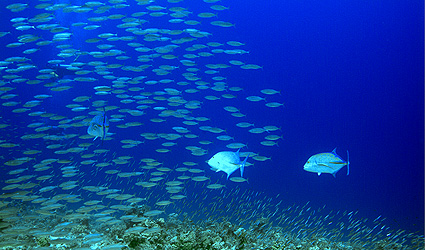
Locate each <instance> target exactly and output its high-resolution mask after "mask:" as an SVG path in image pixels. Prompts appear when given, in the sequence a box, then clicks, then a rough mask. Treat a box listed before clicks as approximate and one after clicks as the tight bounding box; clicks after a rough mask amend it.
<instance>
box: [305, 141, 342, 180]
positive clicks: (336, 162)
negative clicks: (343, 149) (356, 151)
mask: <svg viewBox="0 0 425 250" xmlns="http://www.w3.org/2000/svg"><path fill="white" fill-rule="evenodd" d="M345 165H347V175H348V174H349V173H350V159H349V154H348V150H347V161H344V160H343V159H342V158H341V157H340V156H339V155H337V153H336V148H335V149H334V150H332V152H329V153H320V154H316V155H313V156H312V157H310V158H309V159H308V160H307V162H306V164H305V165H304V170H305V171H308V172H313V173H317V175H320V174H322V173H329V174H332V175H333V176H334V177H335V175H336V173H337V172H338V171H339V170H340V169H341V168H342V167H344V166H345Z"/></svg>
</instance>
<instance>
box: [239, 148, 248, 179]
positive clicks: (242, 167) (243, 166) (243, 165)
mask: <svg viewBox="0 0 425 250" xmlns="http://www.w3.org/2000/svg"><path fill="white" fill-rule="evenodd" d="M249 155H250V153H248V155H247V156H246V158H245V160H244V161H243V162H242V165H241V177H243V176H242V175H243V170H244V168H245V163H246V160H248V157H249Z"/></svg>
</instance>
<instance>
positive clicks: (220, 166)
mask: <svg viewBox="0 0 425 250" xmlns="http://www.w3.org/2000/svg"><path fill="white" fill-rule="evenodd" d="M239 150H240V149H238V151H236V152H231V151H222V152H218V153H217V154H215V155H214V156H213V157H211V159H209V160H208V161H207V163H208V165H210V166H211V169H212V170H213V171H216V172H219V171H223V172H225V173H226V174H227V179H229V176H230V175H231V174H232V173H233V172H235V171H236V169H238V168H240V170H241V177H242V175H243V170H244V167H245V163H246V160H247V159H248V157H249V154H248V156H247V157H246V158H245V160H244V161H243V162H241V160H240V158H239Z"/></svg>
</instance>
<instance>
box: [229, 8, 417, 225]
mask: <svg viewBox="0 0 425 250" xmlns="http://www.w3.org/2000/svg"><path fill="white" fill-rule="evenodd" d="M230 8H231V10H232V13H233V14H235V15H234V18H235V20H237V29H238V34H239V35H240V36H241V37H243V38H244V40H246V41H247V46H248V47H249V48H250V49H249V50H250V51H251V52H250V54H251V57H252V59H253V60H254V61H256V62H257V63H259V64H260V65H263V66H264V75H262V76H261V77H259V78H258V79H255V80H254V81H253V82H252V86H253V87H254V88H255V87H257V88H259V89H261V88H262V86H263V83H264V84H267V85H272V86H274V87H275V88H277V89H282V90H283V95H284V99H285V105H286V108H285V109H284V111H283V112H282V113H280V115H279V117H275V116H267V115H266V116H267V119H274V120H278V121H279V122H280V123H281V124H282V127H283V129H282V131H283V134H284V137H285V140H284V142H283V143H281V144H280V148H279V150H280V151H279V152H281V153H279V154H278V155H279V157H275V158H274V159H273V161H272V164H270V165H269V166H268V167H267V168H264V169H262V170H259V169H256V171H257V173H258V174H260V172H261V175H260V177H258V179H255V181H252V182H251V183H253V185H256V186H259V187H261V188H263V189H264V190H275V192H282V193H284V194H285V196H286V197H288V199H290V200H296V201H306V200H311V201H312V202H313V204H318V205H320V204H328V205H330V206H331V207H335V208H336V209H338V208H340V209H348V210H350V209H353V210H357V209H360V210H361V213H364V215H368V216H371V217H372V216H375V215H379V214H382V215H383V216H388V217H390V218H392V219H394V221H391V223H392V222H394V223H395V224H396V225H401V226H402V227H404V228H409V229H413V230H421V231H423V213H424V205H423V204H424V184H423V181H424V175H423V171H424V146H423V145H424V144H423V143H424V140H423V138H424V130H423V129H424V123H423V121H424V109H423V105H424V102H423V100H424V99H423V93H424V78H423V74H424V71H423V69H424V64H423V54H424V51H423V28H424V27H423V2H421V1H403V2H400V1H372V2H370V1H360V2H359V1H342V2H335V1H319V2H317V1H268V3H267V4H264V3H263V2H261V1H250V3H249V4H243V5H241V4H240V3H238V2H236V1H235V2H233V3H230ZM262 116H263V117H264V116H265V115H264V114H262ZM334 147H338V150H337V152H338V153H339V154H340V156H341V157H342V158H344V159H346V152H345V150H347V149H348V150H349V151H350V155H351V159H350V162H351V173H350V175H349V176H345V174H346V169H345V168H344V169H342V170H341V171H340V172H339V173H338V174H337V178H336V179H334V178H333V177H332V176H331V175H325V176H323V175H322V176H320V177H318V176H316V175H314V174H310V173H305V172H303V170H302V166H303V164H304V163H305V161H306V160H307V159H308V157H310V156H311V155H313V154H315V153H319V152H323V151H331V150H332V149H333V148H334ZM285 196H284V197H285Z"/></svg>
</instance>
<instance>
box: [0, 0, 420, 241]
mask: <svg viewBox="0 0 425 250" xmlns="http://www.w3.org/2000/svg"><path fill="white" fill-rule="evenodd" d="M8 4H9V3H8ZM73 4H77V3H73ZM158 4H159V5H164V6H167V3H165V1H158ZM219 4H223V5H225V6H227V7H229V10H226V11H220V12H219V14H218V18H219V19H220V20H225V21H229V22H231V23H234V24H235V27H231V28H221V27H215V26H211V25H208V22H209V20H202V23H201V25H200V26H199V27H198V26H195V27H194V28H199V29H201V30H205V31H208V32H211V33H212V34H213V36H212V37H210V38H208V40H207V41H205V40H204V41H202V42H203V43H206V42H208V41H229V40H236V41H240V42H243V43H245V44H246V45H245V46H243V48H242V49H244V50H247V51H249V54H247V55H243V57H241V58H242V59H241V60H243V61H245V62H247V63H254V64H258V65H260V66H262V67H263V69H261V70H256V71H244V70H240V69H234V68H233V67H232V68H229V69H223V70H220V73H222V75H223V76H225V77H226V78H227V79H226V82H228V84H229V86H239V87H242V88H243V89H244V90H243V91H241V92H236V93H231V94H235V95H236V96H237V98H236V99H224V98H221V100H220V101H216V102H218V104H219V105H216V104H215V103H213V102H208V101H206V100H204V99H203V96H205V95H207V93H208V94H216V93H215V92H214V91H211V90H207V91H206V92H200V93H196V94H192V95H191V96H190V97H188V98H187V99H189V100H190V99H196V100H201V101H203V106H202V110H201V111H194V112H195V113H196V115H197V116H206V117H209V118H211V120H210V122H209V124H208V125H211V126H217V127H220V128H223V129H226V132H227V133H228V134H229V135H231V136H235V137H236V138H237V141H239V142H244V143H247V144H248V150H250V151H258V152H260V153H261V155H266V156H269V157H271V160H269V161H265V162H255V165H254V167H249V168H247V169H246V170H245V173H244V175H245V176H244V177H246V178H248V180H249V184H248V185H246V186H243V188H244V189H248V190H252V191H262V192H264V193H265V194H267V195H270V196H276V195H277V194H280V198H281V199H283V200H284V201H285V203H286V204H306V203H307V202H310V203H309V204H310V206H312V207H323V205H326V206H327V207H328V208H330V209H333V210H348V211H359V214H360V215H361V216H363V217H369V218H376V217H378V216H380V215H382V217H386V218H387V221H386V222H387V223H388V224H390V225H391V226H393V227H394V228H400V229H405V230H409V231H419V232H420V233H421V234H423V230H424V129H423V128H424V96H423V93H424V57H423V55H424V40H423V29H424V26H423V22H424V18H423V8H424V6H423V2H418V1H403V2H400V1H372V2H367V1H363V2H356V1H345V2H337V3H335V2H334V1H319V2H315V1H292V0H291V1H278V0H271V1H267V3H265V2H264V1H253V0H248V1H230V0H229V1H223V2H219ZM4 5H5V4H3V3H2V6H1V9H2V11H1V12H0V13H2V16H1V20H2V23H3V24H7V25H5V26H3V27H2V30H1V31H7V29H10V30H11V32H12V36H5V37H3V38H1V39H2V40H1V44H2V47H3V49H2V52H4V53H3V55H2V58H5V57H10V56H17V55H21V54H20V53H21V51H22V50H23V49H21V48H18V49H8V48H4V45H5V44H7V43H10V42H15V38H14V37H16V36H18V35H19V34H21V33H19V32H17V31H15V30H12V29H13V27H11V26H10V23H9V21H8V20H9V19H10V18H12V17H16V16H25V15H34V14H38V13H40V12H39V11H37V10H34V9H32V8H29V9H27V10H25V11H23V12H20V13H18V14H16V13H11V12H9V11H6V10H5V9H4ZM182 5H183V6H186V7H189V10H190V9H194V10H197V12H200V11H208V8H206V7H205V3H203V2H201V1H199V3H198V2H197V3H192V2H189V1H188V0H186V1H185V2H184V4H182ZM138 8H140V11H143V9H142V7H141V6H138ZM125 11H126V10H125V9H124V10H113V11H111V13H112V12H113V13H121V12H124V13H125ZM132 11H133V10H132ZM3 14H4V15H3ZM65 16H66V17H65ZM65 16H64V17H63V16H61V15H58V16H57V18H58V19H59V20H61V24H62V25H64V26H69V24H70V23H71V22H76V21H84V20H85V19H86V18H87V16H89V14H87V16H86V14H79V15H74V17H75V18H76V19H73V18H69V16H72V15H71V14H70V15H65ZM194 19H199V18H196V17H194ZM154 20H155V22H156V21H157V23H155V24H153V23H149V25H150V27H160V26H164V27H168V26H170V24H169V23H168V22H167V20H166V19H161V18H158V19H154ZM107 22H110V23H114V24H115V25H116V24H118V22H114V21H107ZM152 22H153V21H152ZM204 22H205V23H204ZM173 28H174V29H179V28H180V29H184V28H187V26H185V25H183V24H182V25H175V26H173ZM72 29H73V31H74V32H75V33H74V35H73V39H72V40H71V41H70V43H71V44H72V45H73V46H74V47H75V48H81V49H82V50H88V49H93V48H94V46H95V45H92V44H85V43H84V42H83V41H84V40H85V39H88V38H93V35H92V33H89V32H86V31H84V32H82V31H81V28H79V29H77V28H75V27H74V28H72ZM31 32H36V33H35V34H37V32H39V34H40V35H41V36H42V37H44V36H46V37H47V36H48V35H51V34H48V32H45V31H38V30H37V31H31ZM93 32H95V33H96V34H98V33H103V32H105V31H103V32H100V31H93ZM108 32H111V33H114V32H116V33H120V32H122V30H121V29H116V28H115V27H114V25H111V27H110V31H108ZM77 37H78V39H77ZM7 39H10V40H7ZM46 39H47V38H46ZM125 43H126V42H123V41H120V42H115V43H114V44H115V45H116V48H115V49H122V50H125V51H131V48H130V47H128V46H126V45H125ZM141 43H144V44H149V43H148V42H146V43H145V42H144V41H141ZM195 43H196V42H195ZM161 45H163V44H161V43H158V44H157V45H156V46H161ZM125 46H126V47H125ZM148 47H152V46H148ZM42 49H43V53H44V55H47V56H46V57H50V59H54V57H55V55H56V54H57V53H58V51H59V50H57V49H55V48H52V47H43V48H42ZM180 53H183V52H180ZM127 55H128V56H131V54H127ZM180 56H181V55H180ZM220 58H223V62H227V61H228V60H229V58H230V57H228V56H226V55H216V56H215V58H214V60H219V59H220ZM179 59H180V58H179ZM181 59H183V58H181ZM95 60H96V59H95ZM99 60H100V61H102V60H103V59H99ZM197 60H199V64H200V65H202V64H206V63H208V60H209V59H208V58H199V59H197ZM226 60H227V61H226ZM81 61H85V62H87V61H89V60H88V58H87V59H81ZM32 62H33V63H34V64H38V65H39V67H40V68H43V67H45V66H46V62H47V60H46V58H45V57H34V59H33V60H32ZM131 62H136V61H135V59H134V58H132V59H131ZM114 63H120V62H114ZM129 64H130V63H129ZM138 64H145V63H138ZM146 64H151V63H150V62H148V63H146ZM161 64H166V62H165V63H164V62H163V63H161ZM168 64H172V63H171V62H170V63H168ZM183 68H186V67H182V66H181V68H179V69H178V70H177V71H176V72H180V74H181V73H184V70H183ZM151 69H152V68H150V69H149V70H147V71H146V72H142V73H140V74H141V75H147V76H148V77H151V78H155V77H156V76H155V75H154V74H153V73H152V72H151V71H150V70H151ZM2 74H3V72H2ZM27 74H28V75H27V77H28V78H30V77H34V76H35V75H36V74H37V73H36V72H35V71H34V72H28V73H27ZM138 75H139V74H136V73H134V72H128V76H130V77H135V76H138ZM91 76H93V75H91ZM97 77H98V76H97ZM163 78H169V77H168V76H164V77H162V78H160V79H163ZM180 80H182V79H178V80H176V82H177V81H180ZM98 83H99V85H102V84H105V83H106V84H108V83H109V82H107V81H106V80H103V79H100V80H99V82H98ZM74 84H75V85H74V87H73V89H71V90H69V91H65V92H49V94H52V95H53V97H52V98H51V99H48V100H45V101H44V102H43V105H42V106H41V107H39V108H36V109H37V110H46V111H47V112H52V113H57V114H61V115H69V116H70V117H72V116H75V115H76V114H75V113H73V112H71V111H69V109H62V108H61V107H62V106H64V105H66V104H68V103H71V102H72V99H73V98H74V97H76V96H78V95H84V93H82V92H81V90H84V88H85V87H84V83H74ZM88 85H90V84H88ZM166 87H171V88H172V87H176V85H168V86H166ZM155 88H157V86H153V87H151V86H148V87H146V91H154V90H155ZM158 88H159V87H158ZM161 88H163V86H161ZM176 88H177V87H176ZM265 88H273V89H276V90H281V95H277V96H272V97H268V96H267V97H266V98H267V99H268V100H270V101H278V102H284V104H285V107H284V108H277V109H271V108H266V107H265V106H264V104H263V103H261V104H259V103H252V102H249V101H247V100H245V97H246V96H250V95H261V94H260V90H262V89H265ZM18 89H19V98H21V99H22V102H23V103H24V102H26V101H27V100H31V96H32V95H35V94H46V92H47V91H48V90H47V91H46V88H44V87H43V86H41V85H38V86H30V85H28V86H25V88H23V87H22V86H18ZM87 91H89V92H87V94H86V95H92V94H93V93H92V92H93V90H92V85H90V88H88V90H87ZM220 94H222V93H220ZM263 96H264V95H263ZM94 98H98V97H97V96H95V97H94ZM107 98H109V103H108V104H109V105H117V106H120V105H121V106H122V107H123V108H125V105H122V104H120V103H119V100H118V99H116V98H115V99H114V98H113V97H109V96H108V97H107ZM228 105H231V106H235V107H238V108H240V110H241V112H242V113H245V114H247V117H246V118H247V119H246V120H238V118H234V117H231V116H229V115H228V114H225V115H223V112H224V111H223V109H222V107H221V106H228ZM217 106H220V107H217ZM10 110H11V109H9V108H2V117H3V118H4V119H5V120H8V122H12V123H16V124H25V125H24V126H26V124H28V123H30V122H33V121H34V119H33V118H31V117H26V116H22V117H16V116H15V115H14V114H13V113H11V112H10ZM114 112H115V113H114ZM112 113H114V114H119V113H118V112H116V111H111V112H110V113H109V115H110V114H112ZM157 113H158V112H153V111H152V110H148V111H147V115H146V116H142V117H141V118H140V120H139V118H137V119H136V118H134V117H131V116H129V115H127V116H128V117H130V119H129V120H128V121H136V120H137V121H140V122H142V123H144V127H142V129H139V128H138V130H137V131H136V132H134V131H131V130H129V129H127V130H125V129H124V130H123V129H121V130H120V129H117V128H115V129H114V128H113V127H112V126H113V125H112V124H111V129H110V132H113V133H115V135H114V137H115V138H116V139H115V140H114V141H112V142H108V141H105V142H104V143H105V145H102V148H107V149H110V150H111V152H116V153H117V155H131V156H133V157H135V158H137V157H140V154H142V155H143V156H142V157H149V155H152V154H155V152H154V149H156V148H159V147H161V146H160V145H161V143H162V142H164V141H161V142H159V141H152V142H150V141H146V142H145V144H142V146H141V148H135V149H129V150H123V149H121V148H120V144H119V140H121V139H136V140H141V137H140V136H139V134H140V133H143V132H156V133H160V132H163V131H164V130H167V131H168V132H167V133H172V132H173V130H171V129H170V127H172V126H174V123H173V122H175V120H173V119H172V118H168V119H169V120H168V121H169V122H167V123H161V124H153V123H151V122H149V120H148V119H150V118H154V117H156V115H157ZM84 114H85V115H87V113H84ZM240 121H249V122H253V123H254V124H255V125H256V127H262V126H266V125H276V126H278V127H281V130H280V131H279V133H281V134H282V135H283V140H279V141H278V146H274V147H263V146H261V145H259V141H261V140H262V139H261V138H263V137H264V136H258V135H255V134H248V133H246V132H244V133H243V132H241V129H240V128H237V127H236V126H235V124H236V123H237V122H240ZM44 122H46V123H52V126H53V125H55V124H54V122H53V121H49V120H48V119H45V120H44ZM180 125H181V123H177V122H175V126H180ZM20 129H22V128H20ZM85 129H86V128H85V127H84V128H70V129H69V130H68V131H65V132H66V133H78V134H80V135H83V134H85V133H86V132H85ZM193 131H196V133H195V132H194V133H195V134H197V135H199V136H200V138H201V137H203V138H206V137H207V138H214V137H215V136H216V135H215V134H213V135H211V133H206V132H204V131H200V130H195V129H193ZM21 132H22V131H21ZM135 134H136V137H135V136H134V135H135ZM10 135H12V136H16V138H18V137H19V136H20V133H19V132H16V131H15V132H11V133H10ZM185 140H186V139H185ZM85 142H86V141H85ZM29 143H31V142H29ZM95 143H97V144H99V143H100V142H99V141H95ZM178 144H179V146H180V145H181V147H177V148H173V149H172V153H173V155H178V156H179V159H178V160H177V159H174V158H173V159H172V160H170V159H169V158H167V157H166V156H160V157H162V158H161V159H163V160H164V161H167V160H170V162H169V163H168V164H169V165H168V167H173V166H174V164H176V163H178V161H181V162H183V161H197V162H199V164H200V166H199V167H200V168H204V169H205V170H206V174H208V175H210V176H211V178H212V180H217V181H218V180H221V182H223V181H224V179H225V175H224V174H222V173H220V174H215V173H213V172H212V171H210V170H209V168H208V167H207V166H206V163H204V161H206V160H207V159H208V158H209V157H210V156H211V155H212V154H213V153H214V152H218V151H222V150H227V149H226V148H225V144H223V143H222V142H216V143H213V144H211V145H208V147H207V148H208V154H207V155H205V156H202V157H200V158H194V157H193V156H191V155H190V154H188V153H187V150H185V149H184V147H185V146H188V145H193V144H195V143H193V142H188V141H184V142H181V144H180V142H178ZM46 145H47V144H46ZM145 145H146V146H145ZM32 146H37V145H35V144H34V145H32ZM335 147H336V148H337V153H338V154H339V155H340V156H341V157H342V158H343V159H347V153H346V151H347V150H348V151H349V152H350V175H348V176H347V175H346V171H347V169H346V168H345V167H344V168H342V169H341V170H340V171H339V172H338V173H337V175H336V178H334V177H333V176H332V175H328V174H322V175H321V176H317V175H316V174H314V173H309V172H306V171H304V170H303V165H304V164H305V162H306V161H307V159H308V158H309V157H310V156H312V155H314V154H317V153H322V152H330V151H332V150H333V149H334V148H335ZM2 150H3V149H2ZM5 152H6V151H5ZM5 154H6V153H5ZM15 156H16V157H20V156H21V155H20V154H19V153H17V152H16V151H15ZM44 156H45V157H44ZM44 156H43V157H40V158H41V159H45V158H49V157H56V155H54V154H52V153H46V154H45V155H44ZM137 162H138V161H137ZM130 170H132V169H128V171H130ZM87 171H89V170H88V169H87ZM59 172H60V171H59ZM238 174H239V173H238V172H236V174H234V175H238ZM96 178H98V179H97V181H99V180H102V177H100V176H98V177H96ZM115 184H117V183H115ZM245 184H246V183H244V185H245ZM117 185H120V184H117ZM229 185H235V184H233V183H232V184H229Z"/></svg>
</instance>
